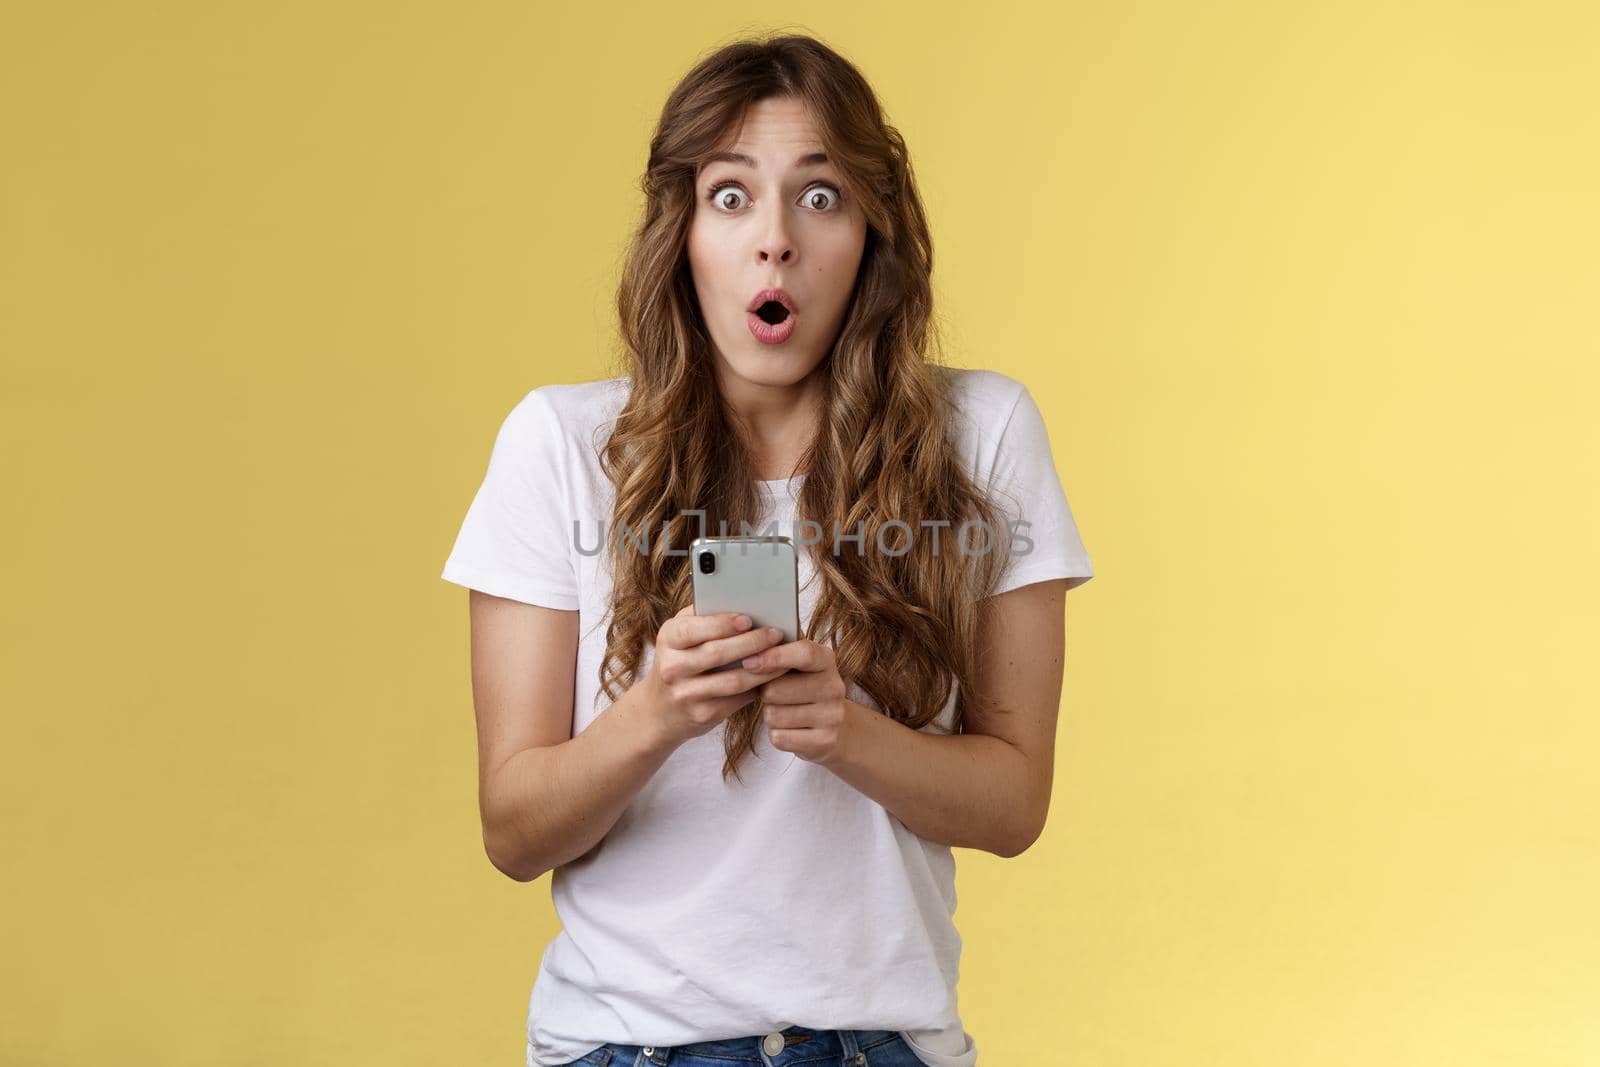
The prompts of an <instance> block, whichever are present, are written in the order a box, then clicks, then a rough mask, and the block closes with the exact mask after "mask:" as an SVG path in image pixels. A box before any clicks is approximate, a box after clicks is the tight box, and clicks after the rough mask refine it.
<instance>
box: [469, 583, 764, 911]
mask: <svg viewBox="0 0 1600 1067" xmlns="http://www.w3.org/2000/svg"><path fill="white" fill-rule="evenodd" d="M470 611H471V622H472V692H473V707H474V709H475V712H476V715H477V727H478V809H479V813H480V816H481V819H482V823H483V845H484V850H485V851H486V852H487V853H488V856H489V860H490V862H491V863H493V864H494V866H495V868H496V869H498V870H499V871H500V872H502V873H503V874H505V875H506V876H507V877H509V878H513V879H515V880H516V881H519V882H531V881H532V880H534V879H535V878H537V877H539V876H540V875H541V874H543V873H544V872H545V871H549V870H554V869H555V868H556V867H559V866H561V865H562V864H563V863H567V862H569V861H571V860H574V859H577V858H578V857H579V856H582V855H583V854H584V853H586V852H588V851H589V850H590V849H592V848H594V846H595V845H597V844H599V843H600V841H601V839H602V838H604V837H605V835H606V834H607V833H608V832H610V830H611V828H612V827H613V826H615V825H616V823H617V820H618V819H619V818H621V817H622V813H623V811H625V810H626V809H627V807H628V804H629V803H630V802H631V801H632V800H633V798H634V796H635V795H637V794H638V792H639V790H640V788H642V787H643V785H644V783H646V782H648V781H649V780H650V778H651V776H653V775H654V774H655V772H656V771H657V770H658V769H660V767H661V765H662V764H663V763H665V762H666V760H667V758H668V757H669V756H670V755H671V754H672V753H673V751H675V750H676V749H677V747H678V746H679V745H680V744H682V743H683V742H684V741H685V740H687V738H688V737H690V736H692V735H694V734H695V733H699V732H702V731H704V730H707V729H710V728H711V727H713V726H715V725H716V723H717V722H719V721H721V719H722V718H725V717H726V716H727V715H728V714H731V713H732V712H733V711H734V710H736V709H737V708H738V707H739V706H740V705H741V704H744V703H747V702H748V700H749V699H750V695H749V694H748V693H747V692H746V690H748V689H750V688H751V687H753V686H755V685H757V684H759V683H760V682H763V681H766V680H767V679H769V678H771V677H774V675H771V674H768V675H756V674H751V673H750V672H748V671H729V672H726V673H725V674H721V675H716V676H712V677H708V678H707V677H701V676H699V673H698V672H699V671H701V670H703V669H704V668H706V667H709V666H713V665H715V664H717V663H726V662H729V661H730V660H732V659H737V658H738V657H739V656H740V655H744V654H746V653H748V652H751V651H754V650H756V649H758V648H765V647H766V646H767V645H769V644H771V643H772V640H769V638H768V637H767V636H766V634H765V633H763V632H761V631H755V632H750V633H737V631H735V630H734V629H733V628H732V622H731V619H732V616H724V617H710V616H708V617H706V618H694V617H690V618H689V619H684V618H683V617H682V615H681V614H680V617H679V619H677V620H673V621H672V622H670V623H669V626H670V627H671V628H670V630H669V629H668V628H667V627H663V634H662V635H658V642H657V654H656V658H655V662H654V663H653V664H652V666H651V670H650V671H649V673H648V674H647V675H646V676H645V678H643V679H642V680H641V681H640V682H639V683H638V684H636V685H634V686H632V687H631V688H630V689H628V690H627V691H626V692H625V693H623V694H622V696H621V697H620V698H618V699H617V701H616V702H614V703H613V704H611V705H610V706H608V707H607V708H606V709H605V710H604V711H602V712H600V714H599V715H598V716H596V718H595V719H594V721H593V722H591V723H590V724H589V725H588V726H587V727H585V729H584V730H583V732H582V733H580V734H578V735H577V736H573V734H572V727H573V710H574V709H573V705H572V695H573V686H574V682H575V681H576V677H575V672H576V670H577V661H578V613H577V612H576V611H563V610H557V609H555V608H545V607H539V606H537V605H534V604H524V603H521V602H519V601H516V600H507V599H504V598H501V597H495V596H490V595H488V594H486V593H481V592H479V591H477V590H472V591H471V594H470ZM685 613H687V609H685ZM723 634H728V635H734V634H736V636H726V637H722V638H721V639H716V638H718V637H719V635H723ZM705 638H712V639H710V640H705V641H704V643H700V642H701V640H702V639H705ZM773 639H775V637H774V638H773ZM663 642H665V644H664V643H663ZM668 645H670V646H671V647H670V648H668V647H667V646H668ZM663 660H665V661H666V664H667V665H666V667H665V668H663V666H662V661H663ZM663 670H664V671H665V673H666V674H667V679H666V680H665V681H663V680H662V678H661V674H662V672H663Z"/></svg>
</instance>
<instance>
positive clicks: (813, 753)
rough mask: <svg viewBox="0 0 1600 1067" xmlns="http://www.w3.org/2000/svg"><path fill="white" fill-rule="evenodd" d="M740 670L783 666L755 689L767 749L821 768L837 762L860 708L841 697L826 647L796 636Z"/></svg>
mask: <svg viewBox="0 0 1600 1067" xmlns="http://www.w3.org/2000/svg"><path fill="white" fill-rule="evenodd" d="M744 666H745V667H746V668H747V669H749V670H752V671H759V672H761V673H766V672H770V671H774V670H784V669H785V668H787V670H786V671H785V673H784V674H782V675H780V676H778V677H777V678H774V679H772V681H770V682H765V683H763V684H762V685H761V686H759V687H758V688H759V689H760V691H761V697H762V702H763V704H764V705H765V714H766V723H767V734H768V736H769V737H770V738H771V739H772V747H773V748H776V749H781V750H783V751H785V752H793V753H794V754H795V755H797V756H799V757H800V758H801V759H803V760H809V761H810V762H812V763H817V764H822V765H827V764H828V763H830V762H831V761H833V760H836V759H839V758H841V756H842V754H843V752H844V751H845V750H846V748H847V747H848V746H849V744H850V743H851V741H852V740H853V739H854V736H855V731H854V730H852V727H853V726H854V725H855V722H856V720H855V715H854V713H855V712H857V711H859V710H860V709H859V708H858V707H857V706H856V705H855V704H854V702H853V701H850V700H847V699H845V693H846V692H847V691H848V687H847V686H846V685H845V681H844V679H843V678H841V677H840V676H839V665H838V664H837V663H836V662H834V656H833V649H832V648H830V647H829V646H827V645H821V644H818V643H817V642H815V641H812V640H810V639H809V638H801V639H800V640H798V641H790V642H789V643H788V644H783V645H774V646H773V647H772V648H769V649H767V650H766V651H765V652H762V653H761V654H760V655H757V656H750V657H749V658H747V659H746V660H745V661H744Z"/></svg>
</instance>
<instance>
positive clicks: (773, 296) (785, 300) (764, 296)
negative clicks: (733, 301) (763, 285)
mask: <svg viewBox="0 0 1600 1067" xmlns="http://www.w3.org/2000/svg"><path fill="white" fill-rule="evenodd" d="M768 300H776V301H777V302H778V303H780V304H782V305H783V306H784V307H786V308H788V309H789V314H790V315H798V314H799V313H800V309H799V308H797V307H795V306H794V299H793V298H792V297H791V296H790V295H789V294H788V293H786V292H784V291H783V290H782V289H763V290H761V291H760V292H759V293H757V294H756V295H755V296H752V297H751V298H750V303H748V304H746V305H745V306H744V309H745V310H746V311H754V310H755V309H756V308H758V307H760V306H761V305H762V304H765V303H766V302H767V301H768Z"/></svg>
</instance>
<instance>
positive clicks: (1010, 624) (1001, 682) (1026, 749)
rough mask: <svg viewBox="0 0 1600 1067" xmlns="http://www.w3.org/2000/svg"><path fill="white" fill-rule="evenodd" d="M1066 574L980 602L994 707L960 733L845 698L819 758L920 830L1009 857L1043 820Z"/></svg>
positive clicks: (980, 682)
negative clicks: (919, 725)
mask: <svg viewBox="0 0 1600 1067" xmlns="http://www.w3.org/2000/svg"><path fill="white" fill-rule="evenodd" d="M1065 586H1066V582H1065V580H1055V581H1048V582H1036V583H1034V584H1032V585H1025V586H1023V587H1021V588H1020V589H1014V590H1011V591H1010V592H1007V593H1002V594H1000V595H999V596H996V597H991V598H989V599H988V600H986V601H984V603H983V606H982V609H981V610H983V612H984V616H983V620H984V623H983V625H982V626H981V627H980V628H979V634H980V638H979V639H980V640H981V641H982V642H983V645H982V647H981V648H980V650H979V655H978V667H977V678H976V680H975V684H976V685H977V687H978V688H979V689H980V690H983V691H985V692H988V693H990V694H991V695H992V696H993V697H994V699H995V702H996V706H997V707H998V709H999V710H998V711H996V712H995V713H994V714H992V715H990V716H987V717H980V716H978V715H977V714H970V715H969V717H968V718H967V721H966V724H965V727H964V729H965V732H963V733H960V734H954V735H950V736H942V735H937V734H927V733H923V732H921V731H918V730H913V729H911V728H909V727H907V726H905V725H904V724H902V723H898V722H895V721H894V720H893V719H890V718H888V717H887V716H885V715H882V714H879V713H878V712H876V711H873V710H872V709H871V708H867V707H864V706H862V705H860V704H857V703H855V702H854V701H847V702H846V712H847V713H848V720H847V721H848V725H847V727H846V729H845V733H846V735H847V736H848V738H849V741H848V743H847V744H846V745H845V746H844V748H843V750H842V752H843V755H842V757H841V758H839V759H836V760H834V761H832V762H830V763H829V764H828V767H829V768H830V769H831V770H833V772H834V773H835V774H837V775H838V776H839V777H840V778H842V779H844V780H845V781H847V782H849V783H850V784H851V785H853V786H855V787H856V788H857V789H859V790H860V791H861V792H863V793H865V794H866V795H867V796H869V797H872V798H873V799H874V800H876V801H877V802H878V803H880V804H882V805H883V806H884V807H885V808H886V809H888V810H889V811H890V812H891V813H892V814H893V815H894V816H895V817H896V818H898V819H899V820H900V821H901V822H903V823H905V825H906V827H907V828H908V829H910V830H911V831H912V832H913V833H915V834H917V835H918V836H920V837H924V838H927V839H928V840H930V841H937V842H940V843H941V844H947V845H952V846H959V847H965V848H979V849H983V850H984V851H986V852H992V853H994V854H995V855H998V856H1005V857H1011V856H1016V855H1019V854H1020V853H1022V852H1024V851H1026V850H1027V848H1028V847H1029V846H1030V845H1032V844H1033V842H1034V841H1035V840H1037V838H1038V837H1039V834H1040V833H1041V832H1042V831H1043V829H1044V823H1045V816H1046V813H1047V812H1048V810H1049V807H1050V790H1051V781H1052V778H1053V776H1054V767H1055V735H1056V716H1057V713H1058V711H1059V710H1060V705H1061V679H1062V663H1063V654H1064V651H1065V620H1064V617H1063V616H1064V607H1065V604H1064V602H1065V596H1066V588H1065Z"/></svg>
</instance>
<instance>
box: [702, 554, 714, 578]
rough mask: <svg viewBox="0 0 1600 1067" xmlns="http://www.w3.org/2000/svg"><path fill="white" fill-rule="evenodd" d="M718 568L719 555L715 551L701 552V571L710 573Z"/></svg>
mask: <svg viewBox="0 0 1600 1067" xmlns="http://www.w3.org/2000/svg"><path fill="white" fill-rule="evenodd" d="M716 569H717V555H716V553H715V552H702V553H700V573H701V574H710V573H711V572H712V571H714V570H716Z"/></svg>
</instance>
